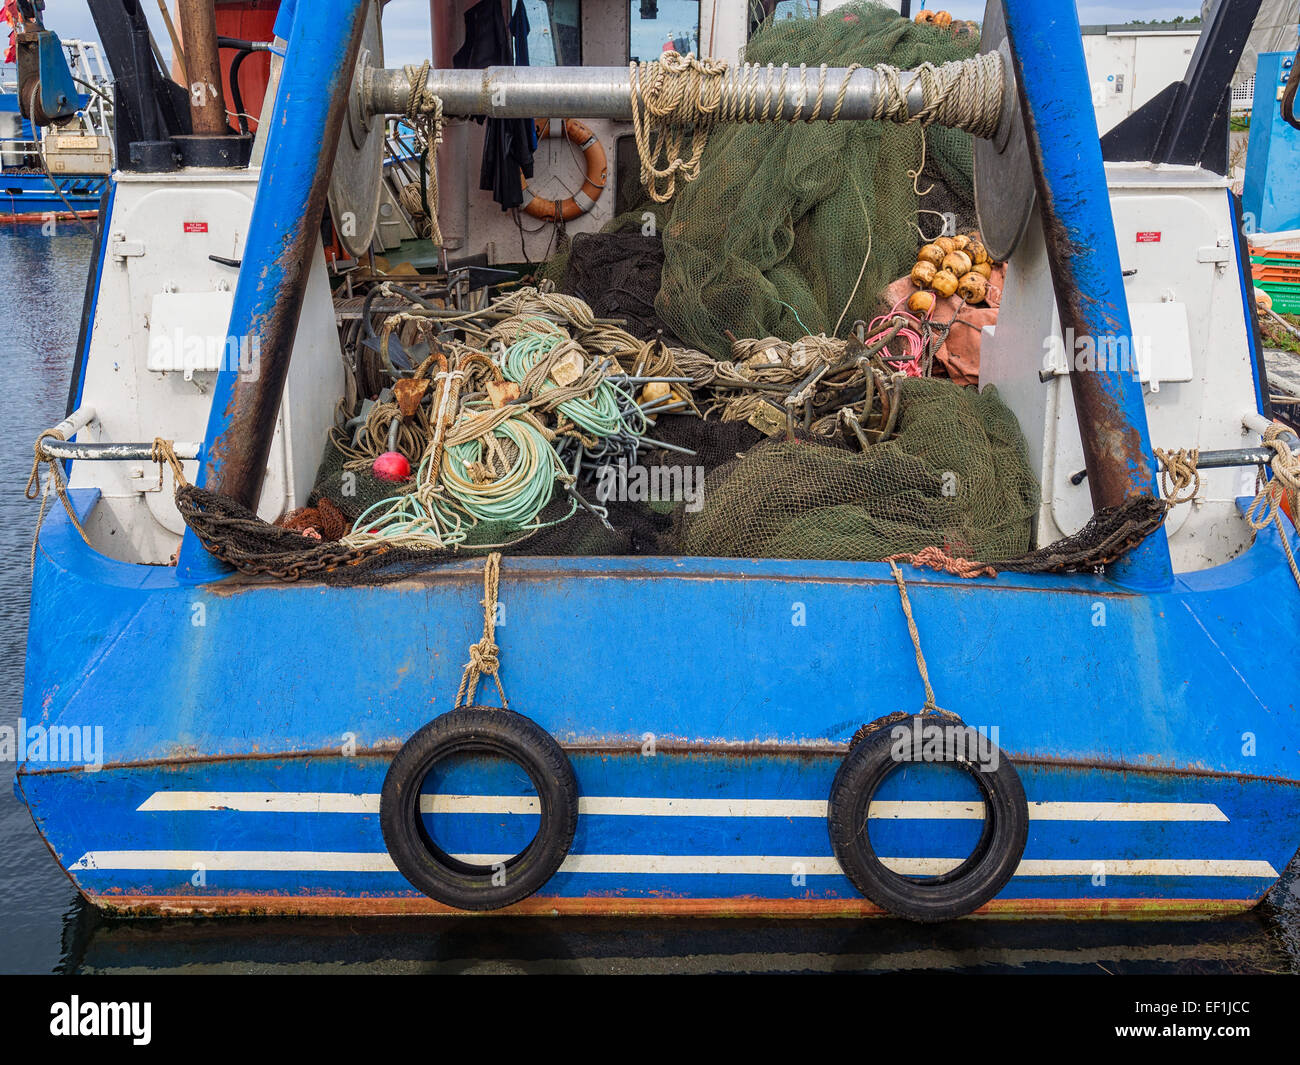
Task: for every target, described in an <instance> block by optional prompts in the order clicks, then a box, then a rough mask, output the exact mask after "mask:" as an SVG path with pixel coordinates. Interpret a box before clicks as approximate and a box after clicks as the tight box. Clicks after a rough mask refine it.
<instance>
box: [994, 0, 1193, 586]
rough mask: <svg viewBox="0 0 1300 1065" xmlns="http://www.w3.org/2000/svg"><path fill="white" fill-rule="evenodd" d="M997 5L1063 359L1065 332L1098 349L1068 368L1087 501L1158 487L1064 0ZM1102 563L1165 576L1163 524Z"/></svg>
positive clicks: (1075, 35) (1143, 580) (1013, 0)
mask: <svg viewBox="0 0 1300 1065" xmlns="http://www.w3.org/2000/svg"><path fill="white" fill-rule="evenodd" d="M1004 5H1005V10H1006V23H1007V36H1008V37H1009V38H1010V41H1011V51H1012V55H1013V56H1014V57H1015V65H1016V78H1017V82H1018V89H1019V93H1020V106H1021V110H1022V111H1023V113H1024V119H1025V132H1026V135H1027V136H1028V139H1029V153H1030V157H1031V159H1032V160H1033V167H1034V181H1035V184H1036V185H1037V188H1038V202H1039V210H1040V211H1041V212H1042V219H1043V232H1044V235H1045V236H1046V238H1047V255H1048V260H1049V262H1050V264H1051V271H1052V285H1053V287H1054V288H1055V290H1056V302H1057V306H1058V309H1059V311H1060V315H1061V327H1062V329H1063V330H1064V331H1065V336H1066V338H1067V344H1066V356H1067V358H1069V359H1070V360H1071V361H1072V362H1073V360H1074V354H1075V353H1074V349H1073V348H1072V347H1071V345H1070V344H1069V343H1068V340H1069V338H1071V337H1073V338H1077V339H1080V340H1081V339H1083V338H1090V339H1091V340H1092V342H1093V346H1094V349H1095V350H1096V352H1097V353H1098V358H1097V360H1096V366H1095V368H1094V369H1092V370H1088V369H1079V368H1077V367H1076V366H1074V365H1072V366H1071V372H1070V386H1071V389H1072V391H1073V393H1074V405H1075V410H1076V412H1077V413H1078V418H1079V430H1080V433H1081V435H1082V438H1083V453H1084V460H1085V462H1086V464H1087V468H1088V486H1089V488H1090V490H1091V492H1092V502H1093V506H1094V507H1098V508H1100V507H1106V506H1116V505H1118V504H1120V503H1123V502H1124V500H1125V499H1127V498H1129V497H1131V496H1135V495H1158V494H1159V493H1158V491H1157V487H1156V473H1157V470H1156V464H1155V459H1154V456H1153V454H1152V450H1151V441H1150V439H1149V437H1148V433H1147V417H1146V407H1145V406H1144V404H1143V400H1142V384H1141V382H1140V381H1139V380H1138V374H1137V362H1136V359H1135V357H1134V356H1135V355H1136V352H1137V348H1136V347H1135V346H1134V343H1133V328H1132V326H1131V324H1130V322H1129V315H1128V300H1127V298H1126V296H1125V294H1124V280H1123V277H1122V275H1121V273H1120V265H1119V246H1118V244H1117V243H1116V240H1115V224H1114V220H1113V219H1112V217H1111V211H1110V195H1109V193H1108V191H1107V188H1106V171H1105V166H1104V164H1103V162H1102V157H1101V143H1100V140H1099V138H1098V135H1097V121H1096V117H1095V115H1094V113H1093V109H1092V90H1091V89H1090V87H1089V81H1088V69H1087V66H1086V65H1085V63H1084V57H1083V39H1082V36H1081V34H1080V30H1079V16H1078V13H1077V12H1076V10H1075V6H1074V0H1004ZM1115 352H1120V353H1127V354H1128V356H1129V358H1128V359H1127V360H1122V361H1124V362H1126V363H1127V365H1118V364H1117V363H1120V362H1121V360H1118V359H1115V358H1108V357H1106V353H1115ZM1109 572H1110V574H1111V575H1112V576H1114V577H1115V579H1116V580H1119V581H1121V582H1122V583H1124V584H1128V585H1132V586H1134V587H1160V586H1162V585H1166V584H1168V583H1169V582H1170V581H1171V580H1172V567H1171V564H1170V560H1169V541H1168V538H1167V537H1166V536H1165V531H1164V528H1163V527H1161V528H1159V529H1157V530H1156V531H1155V532H1154V533H1152V534H1151V535H1150V536H1149V537H1147V539H1146V540H1145V541H1144V542H1143V543H1142V545H1141V546H1139V547H1138V548H1136V549H1135V550H1133V551H1131V552H1129V553H1128V554H1127V555H1125V556H1124V557H1123V558H1122V559H1120V560H1119V561H1118V562H1116V563H1114V564H1113V566H1111V567H1110V569H1109Z"/></svg>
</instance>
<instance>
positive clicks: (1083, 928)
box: [0, 223, 1300, 974]
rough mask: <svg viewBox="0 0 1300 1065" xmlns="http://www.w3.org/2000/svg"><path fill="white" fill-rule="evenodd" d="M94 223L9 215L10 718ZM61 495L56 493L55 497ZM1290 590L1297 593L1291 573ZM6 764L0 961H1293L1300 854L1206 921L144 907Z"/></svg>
mask: <svg viewBox="0 0 1300 1065" xmlns="http://www.w3.org/2000/svg"><path fill="white" fill-rule="evenodd" d="M93 248H94V240H93V236H92V234H91V233H89V232H88V231H86V230H81V231H79V230H78V229H77V227H76V226H75V225H73V224H72V223H67V224H64V225H62V226H61V228H60V230H59V232H57V233H55V234H53V235H51V234H47V233H45V232H43V231H42V228H41V227H40V226H35V225H27V226H17V227H15V226H0V267H2V268H3V269H2V271H0V306H3V307H4V315H3V321H4V322H5V327H4V329H3V330H2V331H0V359H3V365H4V371H5V373H4V381H5V388H4V392H3V395H0V449H2V451H0V463H2V465H3V471H2V472H3V484H2V486H0V547H2V548H3V559H4V563H3V568H2V570H0V724H4V725H10V726H13V725H15V724H16V723H17V720H18V717H19V715H20V710H21V701H22V687H23V684H22V678H23V659H24V649H25V643H26V626H27V611H28V596H29V585H28V573H29V558H30V554H31V541H32V532H33V529H34V526H35V523H36V516H37V509H38V505H37V504H36V503H31V502H28V501H27V500H26V499H25V498H24V496H23V485H24V484H25V482H26V479H27V474H28V471H29V469H30V466H31V461H32V442H33V441H34V440H35V438H36V436H37V434H38V433H39V432H40V431H41V430H42V429H45V428H48V427H50V426H52V425H54V424H55V423H57V422H58V421H59V420H60V419H61V418H62V417H63V414H64V408H65V403H66V400H67V393H68V378H69V373H70V370H71V365H72V353H73V349H74V347H75V345H76V340H77V333H78V326H79V322H80V317H81V306H82V293H83V289H84V286H85V279H86V270H87V267H88V264H89V260H90V256H91V254H92V252H93ZM56 505H57V504H56ZM1279 594H1294V593H1293V590H1291V589H1287V588H1283V589H1280V590H1279ZM15 768H16V767H15V763H14V762H13V760H12V758H9V759H8V760H6V761H4V763H3V765H2V766H0V783H3V785H4V786H3V790H2V791H0V972H10V973H13V972H18V973H42V972H286V971H287V972H321V973H325V972H358V971H375V972H396V973H402V972H444V973H462V972H482V973H496V972H527V973H535V972H574V973H624V972H627V973H636V972H657V973H708V972H836V971H840V972H850V971H851V972H911V971H962V972H987V971H1005V972H1094V973H1098V974H1105V973H1138V972H1150V973H1160V972H1189V973H1196V972H1248V973H1260V972H1275V973H1284V972H1293V973H1300V861H1296V860H1293V861H1292V863H1291V865H1290V867H1289V868H1288V870H1287V873H1286V876H1285V877H1284V879H1283V881H1282V882H1281V883H1280V884H1279V885H1278V886H1277V887H1276V888H1275V889H1274V891H1273V893H1272V894H1271V896H1270V899H1269V901H1268V902H1267V903H1266V904H1265V905H1264V906H1262V907H1260V908H1259V909H1258V910H1256V911H1254V912H1251V913H1248V914H1242V915H1239V916H1236V917H1232V918H1226V919H1213V920H1202V921H1190V920H1189V921H1178V922H1156V921H1137V920H1132V921H1118V920H1106V921H1087V920H1077V921H1061V920H1039V921H1023V920H1021V921H1013V920H994V919H987V920H985V919H968V920H963V921H957V922H953V923H950V924H944V925H934V926H917V925H912V924H908V923H906V922H900V921H893V920H880V919H874V920H862V921H852V920H822V921H785V922H777V921H771V922H764V921H754V920H732V921H727V920H693V919H679V920H676V921H671V920H615V919H606V920H575V919H567V918H557V919H537V918H528V919H518V918H516V919H511V918H495V917H467V918H459V917H457V918H440V919H432V918H411V919H405V920H395V919H382V920H381V919H375V920H364V919H347V920H342V919H340V920H322V919H317V918H312V919H304V920H300V921H289V920H280V919H277V920H269V919H266V920H264V919H257V918H240V919H223V920H210V919H209V920H133V921H119V920H111V919H106V918H104V917H102V916H100V915H99V914H98V913H97V912H96V911H95V910H94V909H93V908H91V907H89V906H87V905H86V904H85V903H83V902H82V901H81V900H80V899H79V897H78V895H77V893H76V891H75V890H74V888H73V887H72V884H71V882H70V881H69V880H68V878H67V877H66V876H65V875H64V874H63V873H62V872H61V871H60V869H59V867H58V866H57V864H56V863H55V861H54V860H53V858H52V857H51V856H50V854H49V852H48V850H47V849H46V847H45V845H44V843H43V842H42V841H41V838H40V836H39V835H38V834H37V832H36V829H35V827H34V826H33V824H32V821H31V817H30V815H29V814H28V812H27V809H26V807H25V806H23V805H22V804H21V803H20V802H18V801H17V800H16V799H15V798H14V796H13V789H12V785H13V775H14V771H15Z"/></svg>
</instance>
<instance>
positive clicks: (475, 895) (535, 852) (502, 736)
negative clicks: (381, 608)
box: [379, 552, 578, 910]
mask: <svg viewBox="0 0 1300 1065" xmlns="http://www.w3.org/2000/svg"><path fill="white" fill-rule="evenodd" d="M500 575H501V555H500V554H499V553H496V552H494V553H493V554H491V555H489V556H488V559H487V562H486V563H485V564H484V567H483V599H482V604H483V638H482V639H480V640H479V641H478V643H475V644H472V645H471V646H470V649H469V651H470V654H469V662H468V664H467V665H466V666H465V672H464V674H463V675H462V677H461V681H460V689H459V690H458V691H457V692H456V705H455V707H454V708H453V709H451V710H450V711H448V712H447V713H445V714H443V715H442V716H441V717H436V718H434V719H433V720H432V721H430V722H429V723H428V724H427V725H425V726H424V727H423V728H422V729H420V730H419V731H418V732H416V734H415V735H414V736H412V737H411V738H410V739H409V740H407V741H406V743H404V744H403V745H402V749H401V750H400V751H398V752H397V757H395V758H394V759H393V762H392V765H390V766H389V767H388V775H387V776H385V777H384V787H383V791H382V792H381V793H380V798H379V826H380V829H381V830H382V831H383V834H384V844H385V846H386V847H387V848H388V853H389V855H390V856H391V857H392V859H393V864H394V865H396V866H397V868H398V869H399V870H400V871H401V873H402V875H403V876H405V877H406V879H407V880H409V881H410V882H411V884H412V885H414V886H415V887H417V888H419V889H420V890H421V891H423V892H424V893H425V894H426V895H428V896H429V897H430V898H431V899H434V900H436V901H438V902H441V903H444V904H445V905H447V906H454V907H456V908H457V909H460V910H499V909H500V908H501V907H503V906H509V905H510V904H511V903H514V902H518V901H519V900H520V899H526V898H527V897H528V896H529V895H531V894H533V893H534V892H535V891H537V889H538V888H540V887H541V886H542V885H543V884H545V883H546V882H547V881H548V880H550V879H551V877H552V876H554V875H555V871H556V870H557V869H559V868H560V865H561V864H562V863H563V862H564V859H565V857H566V856H567V855H568V853H569V848H570V847H571V846H572V845H573V833H574V831H575V829H576V828H577V826H578V780H577V777H576V776H575V775H574V773H573V766H572V765H571V764H570V763H569V759H568V756H567V755H566V754H565V753H564V751H563V750H562V749H561V748H560V745H559V744H558V743H556V742H555V738H554V737H553V736H552V735H551V734H550V733H549V732H547V731H546V730H545V729H544V728H542V727H541V726H540V725H538V724H537V723H536V722H535V721H531V720H529V719H528V718H526V717H524V716H523V715H522V714H516V713H515V712H514V711H513V710H510V709H508V708H507V707H508V706H509V703H508V701H507V700H506V692H505V688H504V687H502V685H501V677H500V673H499V670H500V667H501V652H500V649H499V648H498V647H497V645H496V622H495V617H496V609H497V596H498V594H499V590H500ZM484 673H487V674H488V675H490V676H491V677H492V679H493V680H494V681H495V682H496V686H497V693H498V694H499V695H500V696H501V702H502V706H501V707H495V706H472V705H470V704H471V703H472V702H473V700H474V695H475V693H476V692H477V691H478V682H479V679H480V678H481V677H482V675H483V674H484ZM460 754H488V755H495V756H496V757H498V758H505V759H507V760H509V761H511V762H514V763H515V764H516V765H518V766H520V767H521V768H522V769H523V770H524V772H525V773H527V774H528V779H529V780H530V781H532V785H533V789H534V790H535V791H536V792H537V802H538V807H539V813H540V815H541V823H540V825H539V826H538V829H537V834H536V835H535V836H534V837H533V838H532V840H531V841H530V842H529V844H528V846H526V847H525V848H524V849H523V850H522V851H520V852H519V853H518V854H516V855H515V856H514V857H513V858H505V859H503V860H500V861H497V862H495V863H493V864H491V865H475V864H471V863H469V862H463V861H461V860H460V859H458V858H453V857H452V856H451V855H450V854H447V853H446V852H445V851H444V850H442V848H441V847H439V846H438V845H437V844H436V843H434V841H433V838H432V837H431V836H430V835H429V831H428V829H427V828H426V827H425V824H424V815H423V811H422V810H421V809H420V798H421V787H422V786H423V784H424V781H425V778H426V777H428V775H429V773H430V771H431V770H432V769H433V768H434V767H435V766H436V765H438V763H439V762H443V761H445V760H446V759H448V758H453V757H455V756H456V755H460Z"/></svg>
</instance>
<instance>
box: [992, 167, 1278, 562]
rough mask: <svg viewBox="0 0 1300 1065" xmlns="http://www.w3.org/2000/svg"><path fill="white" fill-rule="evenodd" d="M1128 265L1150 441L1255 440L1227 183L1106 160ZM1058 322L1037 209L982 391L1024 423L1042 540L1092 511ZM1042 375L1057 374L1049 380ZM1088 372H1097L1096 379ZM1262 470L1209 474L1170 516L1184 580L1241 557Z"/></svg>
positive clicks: (1210, 443)
mask: <svg viewBox="0 0 1300 1065" xmlns="http://www.w3.org/2000/svg"><path fill="white" fill-rule="evenodd" d="M1106 172H1107V181H1108V184H1109V188H1110V199H1111V209H1112V213H1113V215H1114V219H1115V232H1116V238H1117V241H1118V243H1119V253H1120V265H1121V267H1122V268H1123V269H1124V270H1126V271H1134V272H1133V273H1131V274H1130V275H1129V276H1127V277H1126V278H1125V294H1126V296H1127V298H1128V306H1129V315H1130V318H1131V321H1132V326H1133V332H1134V335H1135V337H1136V339H1137V343H1138V344H1139V345H1140V346H1141V345H1145V347H1144V348H1141V349H1140V350H1144V351H1146V352H1149V354H1150V363H1151V370H1150V372H1149V374H1146V375H1144V376H1146V377H1149V378H1151V379H1153V380H1154V383H1155V387H1153V386H1152V384H1151V383H1150V381H1149V382H1148V383H1147V384H1146V385H1144V390H1145V399H1146V411H1147V421H1148V426H1149V430H1150V436H1151V442H1152V446H1153V447H1159V448H1165V449H1166V450H1171V451H1172V450H1176V449H1178V448H1200V449H1201V450H1216V449H1228V448H1239V447H1246V446H1249V445H1250V441H1251V439H1252V438H1251V436H1250V434H1248V433H1247V432H1246V430H1245V429H1244V428H1243V426H1242V424H1241V419H1242V416H1243V415H1245V414H1247V413H1250V412H1254V411H1255V410H1256V409H1257V400H1256V396H1255V386H1254V377H1253V369H1252V366H1251V360H1250V334H1249V331H1248V326H1247V323H1246V319H1245V311H1244V307H1243V305H1242V297H1241V286H1240V282H1239V280H1238V276H1237V264H1236V259H1235V256H1234V253H1233V250H1232V226H1233V220H1232V215H1231V211H1230V207H1229V200H1228V193H1227V184H1226V181H1225V180H1224V179H1223V178H1222V177H1220V176H1218V175H1216V174H1212V173H1209V172H1208V171H1204V170H1201V169H1199V168H1196V167H1169V166H1165V167H1151V166H1149V165H1146V164H1141V163H1111V164H1108V165H1107V168H1106ZM1060 335H1061V334H1060V319H1059V317H1058V315H1057V312H1056V298H1055V294H1054V292H1053V289H1052V280H1051V275H1050V272H1049V269H1048V262H1047V255H1046V250H1045V246H1044V242H1043V236H1042V229H1041V226H1040V225H1039V223H1038V220H1037V214H1036V213H1035V218H1034V220H1033V221H1032V222H1031V224H1030V227H1029V230H1028V232H1027V233H1026V235H1025V238H1024V240H1023V241H1022V242H1021V244H1020V247H1019V248H1017V250H1016V251H1015V253H1014V254H1013V255H1012V257H1011V260H1010V262H1009V264H1008V267H1007V277H1006V283H1005V285H1004V288H1003V297H1002V311H1001V313H1000V314H999V320H998V324H997V326H996V328H988V329H986V330H985V333H984V341H983V344H982V346H981V352H980V383H981V386H987V385H994V386H996V387H997V389H998V391H999V393H1000V394H1001V396H1002V398H1003V399H1004V401H1005V402H1006V403H1007V405H1008V406H1009V407H1010V409H1011V410H1012V412H1013V413H1014V414H1015V415H1016V417H1017V419H1018V420H1019V422H1020V427H1021V430H1022V431H1023V432H1024V434H1025V438H1026V440H1028V442H1029V451H1030V462H1031V464H1032V466H1033V469H1034V473H1035V474H1036V475H1037V476H1038V478H1039V483H1040V484H1041V485H1042V490H1043V500H1042V504H1041V506H1040V509H1039V515H1038V529H1037V542H1038V543H1039V544H1040V545H1041V544H1046V543H1050V542H1051V541H1053V540H1056V539H1058V538H1059V537H1061V536H1065V535H1068V534H1071V533H1075V532H1077V531H1078V530H1079V529H1081V528H1082V527H1083V525H1084V523H1085V522H1086V521H1087V520H1088V518H1089V517H1090V516H1091V514H1092V498H1091V493H1090V492H1089V489H1088V482H1087V480H1086V479H1084V480H1081V481H1080V483H1079V484H1074V483H1072V478H1073V476H1074V475H1076V474H1077V473H1078V472H1079V471H1080V470H1082V469H1083V468H1084V459H1083V447H1082V444H1081V443H1080V437H1079V425H1078V420H1077V418H1076V416H1075V411H1074V398H1073V393H1072V391H1071V388H1070V381H1069V377H1068V376H1066V375H1065V374H1064V372H1063V371H1064V366H1062V365H1059V364H1058V363H1055V362H1054V361H1053V359H1052V357H1051V353H1050V351H1049V348H1048V344H1049V338H1053V337H1059V336H1060ZM1040 371H1051V376H1050V377H1049V378H1048V380H1046V381H1042V380H1040V377H1039V372H1040ZM1085 372H1086V371H1085ZM1254 477H1255V471H1254V469H1253V468H1250V469H1222V470H1206V471H1204V472H1203V473H1202V474H1201V492H1200V495H1199V497H1198V499H1197V501H1196V502H1193V503H1191V504H1185V505H1183V506H1180V507H1178V508H1177V509H1176V510H1174V512H1173V513H1172V514H1170V516H1169V519H1168V521H1167V522H1166V530H1167V532H1168V533H1169V535H1170V545H1169V546H1170V552H1171V554H1172V556H1173V563H1174V569H1175V571H1177V572H1187V571H1191V570H1199V569H1205V568H1207V567H1209V566H1213V565H1217V564H1219V563H1222V562H1225V561H1227V560H1228V559H1230V558H1232V557H1233V556H1235V555H1236V554H1237V553H1239V552H1240V551H1241V550H1243V549H1244V548H1245V547H1246V546H1247V545H1248V544H1249V543H1250V540H1251V536H1252V533H1251V530H1250V528H1249V527H1248V525H1247V524H1246V522H1245V520H1244V519H1243V518H1242V517H1241V515H1240V513H1239V511H1238V508H1237V502H1236V500H1237V498H1238V497H1240V496H1243V495H1253V494H1254Z"/></svg>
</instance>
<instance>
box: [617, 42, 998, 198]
mask: <svg viewBox="0 0 1300 1065" xmlns="http://www.w3.org/2000/svg"><path fill="white" fill-rule="evenodd" d="M858 69H860V67H859V65H858V64H856V63H854V64H853V65H852V66H849V67H847V68H846V69H845V72H844V75H843V77H842V78H841V80H840V85H839V88H838V90H837V91H836V93H835V103H834V106H833V107H832V109H831V114H830V117H829V119H828V121H831V122H834V121H836V120H837V119H838V118H839V116H840V111H841V110H842V108H843V107H844V100H845V97H846V96H847V94H848V90H849V85H850V83H851V81H852V78H853V74H854V72H855V71H856V70H858ZM790 73H791V70H790V66H789V64H782V65H781V66H780V67H776V66H775V65H774V64H772V63H769V64H767V65H766V66H765V67H764V66H758V65H756V64H751V63H744V64H742V65H741V66H740V67H739V68H738V69H737V70H728V68H727V64H726V63H725V62H723V61H722V60H718V59H698V58H696V57H695V56H694V55H685V56H683V55H680V54H678V53H677V52H666V53H664V54H663V55H662V56H661V57H659V58H658V59H655V60H653V61H651V62H646V63H632V64H630V65H629V67H628V76H629V80H630V83H631V90H632V129H633V132H634V134H635V136H636V145H637V151H638V152H639V153H640V156H641V182H642V184H643V185H644V186H645V188H646V191H647V192H648V193H649V194H650V197H651V199H653V200H655V201H656V202H658V203H663V202H665V201H667V200H669V199H671V198H672V196H673V193H674V192H675V191H676V187H677V181H678V180H679V179H680V180H681V181H683V182H690V181H694V180H695V179H696V178H697V177H699V173H700V162H701V159H702V157H703V155H704V150H705V147H706V146H707V144H708V138H709V131H710V130H711V129H712V128H713V127H714V126H715V125H717V124H719V123H724V122H781V121H788V122H798V121H800V120H803V121H806V122H814V121H816V120H817V119H819V118H821V116H822V110H823V107H824V105H825V102H826V89H827V74H828V67H827V66H826V64H822V65H821V67H820V68H818V71H817V75H816V77H817V81H816V86H815V88H813V87H812V86H810V84H809V70H808V66H807V64H803V63H801V64H800V65H799V70H798V77H799V102H798V104H797V105H796V106H795V108H794V110H793V111H792V112H791V113H790V114H788V115H787V113H786V87H787V85H788V84H789V77H790ZM871 73H872V74H873V76H874V77H875V79H876V86H877V91H876V106H875V109H874V111H873V112H872V118H873V119H875V120H876V121H878V122H897V123H907V122H918V123H920V124H921V125H922V126H928V125H931V124H932V123H938V124H939V125H942V126H950V127H953V128H956V129H963V130H966V131H967V132H968V133H972V134H974V135H975V136H977V137H990V136H992V135H993V134H994V133H995V132H996V131H997V128H998V124H999V123H1000V121H1001V118H1002V92H1003V69H1002V59H1001V57H1000V56H999V55H998V54H997V53H988V54H985V55H978V56H974V57H972V58H970V59H964V60H960V61H957V62H952V63H944V64H943V65H942V66H938V67H936V66H934V65H933V64H931V63H922V64H921V65H920V67H918V68H917V69H916V70H915V71H902V70H900V69H899V68H898V67H893V66H890V65H889V64H887V63H880V64H877V65H876V66H874V67H872V68H871ZM905 76H906V77H907V79H908V80H907V84H906V86H905V85H904V77H905ZM914 79H919V80H920V83H921V100H922V105H921V108H920V110H918V111H916V112H915V113H913V112H912V111H911V110H910V108H909V107H908V103H907V95H908V89H909V88H910V87H911V85H912V84H913V83H914ZM810 92H811V94H812V101H813V102H812V107H811V108H809V109H808V111H807V113H805V110H804V106H805V103H806V102H807V100H808V99H809V95H810ZM760 98H761V99H762V107H761V109H760V108H759V100H760ZM688 139H689V150H688V149H687V141H688Z"/></svg>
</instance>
